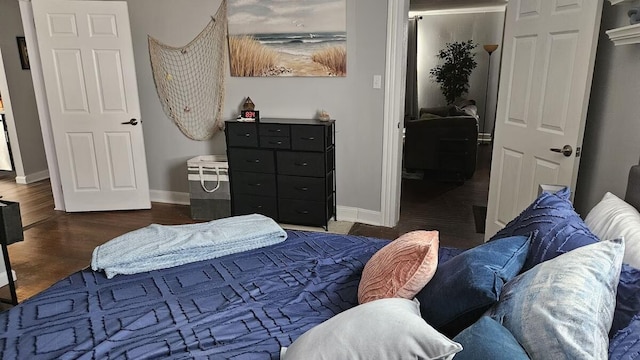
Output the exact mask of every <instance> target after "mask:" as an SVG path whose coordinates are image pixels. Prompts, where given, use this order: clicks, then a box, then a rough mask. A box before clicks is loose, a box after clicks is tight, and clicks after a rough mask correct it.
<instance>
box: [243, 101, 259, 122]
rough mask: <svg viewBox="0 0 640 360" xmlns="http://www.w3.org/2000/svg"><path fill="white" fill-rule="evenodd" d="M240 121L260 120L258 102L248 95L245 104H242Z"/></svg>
mask: <svg viewBox="0 0 640 360" xmlns="http://www.w3.org/2000/svg"><path fill="white" fill-rule="evenodd" d="M238 121H260V112H259V111H258V110H256V104H254V103H253V101H252V100H251V98H250V97H248V96H247V99H246V100H245V101H244V104H242V110H240V118H238Z"/></svg>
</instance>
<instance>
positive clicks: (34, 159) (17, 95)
mask: <svg viewBox="0 0 640 360" xmlns="http://www.w3.org/2000/svg"><path fill="white" fill-rule="evenodd" d="M16 36H24V32H23V29H22V21H21V19H20V8H19V6H18V0H0V48H2V54H3V60H4V65H5V73H6V77H7V84H8V87H9V92H10V95H11V105H12V110H13V124H14V126H15V128H14V129H13V131H15V134H17V138H14V137H13V136H12V135H13V134H12V130H11V129H10V130H9V135H10V141H11V147H12V149H13V150H14V161H15V162H16V175H17V177H18V178H21V179H22V180H23V181H24V180H27V181H29V180H30V179H34V178H35V179H36V180H39V179H40V178H42V177H43V176H44V177H45V178H46V177H48V176H47V175H46V174H47V160H46V157H45V153H44V145H43V142H42V133H41V131H40V122H39V118H38V111H37V108H36V100H35V95H34V92H33V83H32V81H31V73H30V71H29V70H23V69H22V67H21V65H20V58H19V55H18V48H17V44H16ZM10 125H11V121H9V120H8V121H7V126H10ZM18 150H19V151H18ZM16 151H18V153H17V154H16Z"/></svg>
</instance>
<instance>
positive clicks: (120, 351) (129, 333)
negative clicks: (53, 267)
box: [0, 232, 387, 360]
mask: <svg viewBox="0 0 640 360" xmlns="http://www.w3.org/2000/svg"><path fill="white" fill-rule="evenodd" d="M288 235H289V238H288V239H287V240H286V241H285V242H282V243H280V244H277V245H273V246H269V247H265V248H260V249H255V250H251V251H247V252H243V253H237V254H233V255H229V256H225V257H221V258H217V259H212V260H206V261H201V262H196V263H191V264H186V265H182V266H178V267H173V268H169V269H164V270H154V271H151V272H146V273H141V274H135V275H127V276H117V277H115V278H113V279H110V280H109V279H107V278H106V277H105V275H104V273H100V272H94V271H91V270H88V269H87V270H84V271H81V272H78V273H75V274H73V275H71V276H69V277H68V278H66V279H64V280H62V281H61V282H59V283H57V284H55V285H54V286H53V287H51V288H49V289H47V290H46V291H44V292H42V293H41V294H38V295H37V296H35V297H34V298H32V299H29V300H27V301H25V302H23V303H22V304H20V305H18V306H17V307H15V308H13V309H12V310H11V311H8V312H4V313H2V314H0V349H2V359H145V358H174V359H182V358H193V357H197V358H211V359H252V360H254V359H278V358H279V355H278V354H279V350H280V347H281V346H288V345H289V344H291V342H292V340H294V339H296V338H297V337H298V336H300V335H301V334H302V333H304V332H305V331H307V330H308V329H310V328H311V327H313V326H314V325H316V324H319V323H321V322H322V321H324V320H326V319H328V318H330V317H331V316H333V315H335V314H337V313H339V312H341V311H343V310H346V309H348V308H350V307H352V306H354V305H355V304H356V303H357V288H358V282H359V279H360V275H361V271H362V268H363V267H364V265H365V263H366V261H367V260H368V259H369V258H370V257H371V255H372V254H373V253H374V252H376V251H377V250H378V249H380V248H381V247H382V246H384V245H385V244H386V243H387V241H384V240H378V239H371V238H364V237H355V236H344V235H335V234H326V233H307V232H288Z"/></svg>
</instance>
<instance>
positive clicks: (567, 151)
mask: <svg viewBox="0 0 640 360" xmlns="http://www.w3.org/2000/svg"><path fill="white" fill-rule="evenodd" d="M549 150H551V151H553V152H557V153H561V154H562V155H564V156H566V157H569V156H571V154H573V148H572V147H571V145H565V146H563V147H562V149H558V148H551V149H549Z"/></svg>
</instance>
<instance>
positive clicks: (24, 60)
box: [16, 36, 31, 70]
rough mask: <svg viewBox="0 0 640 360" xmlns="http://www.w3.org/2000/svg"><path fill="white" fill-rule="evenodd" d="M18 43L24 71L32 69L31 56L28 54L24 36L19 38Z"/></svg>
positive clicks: (17, 38)
mask: <svg viewBox="0 0 640 360" xmlns="http://www.w3.org/2000/svg"><path fill="white" fill-rule="evenodd" d="M16 41H17V42H18V54H20V65H22V69H23V70H28V69H30V68H31V67H30V66H29V54H28V53H27V42H26V41H25V39H24V36H17V37H16Z"/></svg>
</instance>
